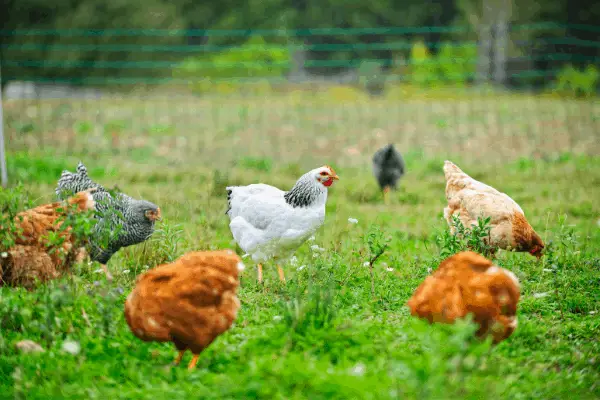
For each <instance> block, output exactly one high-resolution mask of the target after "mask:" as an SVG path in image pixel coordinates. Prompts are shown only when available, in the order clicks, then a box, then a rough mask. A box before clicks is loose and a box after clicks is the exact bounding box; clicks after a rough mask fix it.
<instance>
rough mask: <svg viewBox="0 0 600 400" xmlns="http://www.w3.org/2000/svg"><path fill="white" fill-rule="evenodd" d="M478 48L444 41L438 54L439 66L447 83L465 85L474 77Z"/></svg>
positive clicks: (441, 74)
mask: <svg viewBox="0 0 600 400" xmlns="http://www.w3.org/2000/svg"><path fill="white" fill-rule="evenodd" d="M476 61H477V48H476V47H475V46H460V45H458V46H455V45H453V44H452V43H450V42H444V43H443V44H442V47H441V48H440V51H439V53H438V55H437V66H438V69H439V73H440V76H441V78H442V80H443V81H444V82H445V83H449V84H452V85H461V86H462V85H464V84H465V83H466V82H468V81H469V80H470V79H471V78H473V76H474V74H475V69H476Z"/></svg>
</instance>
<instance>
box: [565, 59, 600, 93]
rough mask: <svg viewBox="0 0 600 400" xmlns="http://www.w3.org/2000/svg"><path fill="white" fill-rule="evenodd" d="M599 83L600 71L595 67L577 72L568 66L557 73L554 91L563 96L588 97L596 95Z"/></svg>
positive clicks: (590, 66) (577, 70)
mask: <svg viewBox="0 0 600 400" xmlns="http://www.w3.org/2000/svg"><path fill="white" fill-rule="evenodd" d="M599 83H600V71H599V70H598V67H596V66H595V65H592V64H589V65H588V66H587V67H586V68H585V69H583V70H579V69H577V68H575V67H574V66H573V65H572V64H569V65H567V66H566V67H563V68H562V69H561V70H560V72H559V73H558V75H557V77H556V86H555V89H554V91H555V92H556V93H558V94H560V95H563V96H575V97H590V96H593V95H595V94H596V91H597V90H598V88H599V86H598V84H599Z"/></svg>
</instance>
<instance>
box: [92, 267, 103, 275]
mask: <svg viewBox="0 0 600 400" xmlns="http://www.w3.org/2000/svg"><path fill="white" fill-rule="evenodd" d="M94 273H95V274H103V273H104V270H103V269H102V268H98V269H97V270H95V271H94Z"/></svg>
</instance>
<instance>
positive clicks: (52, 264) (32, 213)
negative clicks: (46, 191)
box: [0, 190, 95, 289]
mask: <svg viewBox="0 0 600 400" xmlns="http://www.w3.org/2000/svg"><path fill="white" fill-rule="evenodd" d="M91 191H92V190H90V191H85V192H79V193H77V194H76V195H75V196H73V197H71V198H69V199H68V200H67V202H66V203H65V202H55V203H51V204H44V205H41V206H39V207H36V208H32V209H30V210H26V211H23V212H20V213H19V214H17V215H16V217H15V219H14V221H15V224H16V225H17V227H18V228H19V229H20V231H19V234H18V235H17V236H16V238H15V245H14V246H13V247H11V248H10V249H8V251H6V252H4V253H2V255H1V256H0V277H1V282H0V284H8V285H11V286H23V287H26V288H28V289H31V288H33V287H34V286H35V284H36V282H46V281H48V280H50V279H55V278H58V277H59V276H60V275H61V273H62V272H64V271H67V270H69V269H70V267H71V265H72V264H73V263H74V262H77V261H80V260H81V259H82V257H83V256H84V254H82V253H81V250H80V249H79V247H78V246H76V238H75V237H74V235H73V234H72V231H71V227H68V228H67V229H63V228H62V225H63V223H64V220H65V217H66V216H67V213H68V212H70V209H73V210H74V211H75V212H83V211H87V210H93V209H94V207H95V202H94V199H93V197H92V195H91ZM66 204H68V205H70V206H71V207H67V206H66ZM51 234H56V235H58V237H60V239H61V240H62V242H61V243H60V244H59V243H58V241H54V242H50V240H49V237H50V235H51Z"/></svg>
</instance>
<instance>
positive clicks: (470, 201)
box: [444, 161, 544, 258]
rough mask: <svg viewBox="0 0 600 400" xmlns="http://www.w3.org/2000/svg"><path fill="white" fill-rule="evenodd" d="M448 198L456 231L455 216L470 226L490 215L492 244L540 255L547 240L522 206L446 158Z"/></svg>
mask: <svg viewBox="0 0 600 400" xmlns="http://www.w3.org/2000/svg"><path fill="white" fill-rule="evenodd" d="M444 175H445V176H446V199H447V200H448V206H447V207H446V208H444V218H446V221H447V222H448V225H449V226H450V229H451V230H452V232H453V233H454V230H455V228H454V225H453V223H452V216H454V215H457V216H458V218H459V219H460V221H461V223H462V224H463V226H464V227H466V228H471V226H472V225H477V219H478V218H487V217H490V227H491V231H490V237H489V238H488V239H487V242H488V245H490V246H492V247H493V248H494V249H497V248H500V249H505V250H509V249H511V250H516V251H527V252H529V253H530V254H531V255H533V256H535V257H537V258H540V257H541V256H542V250H543V249H544V242H543V241H542V239H541V238H540V236H539V235H538V234H537V233H536V232H535V230H534V229H533V228H532V227H531V225H530V224H529V222H528V221H527V219H526V218H525V213H524V212H523V210H522V209H521V207H520V206H519V205H518V204H517V203H516V202H515V201H514V200H513V199H511V198H510V197H508V195H506V194H505V193H501V192H499V191H497V190H496V189H494V188H493V187H491V186H488V185H486V184H484V183H481V182H479V181H477V180H475V179H473V178H471V177H470V176H469V175H467V174H465V173H464V172H463V171H462V170H461V169H460V168H458V167H457V166H456V165H454V164H453V163H451V162H450V161H446V162H445V163H444Z"/></svg>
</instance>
